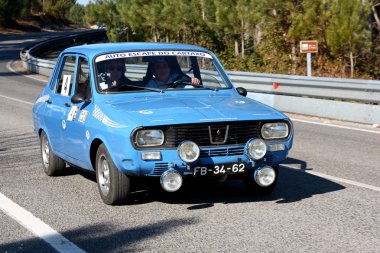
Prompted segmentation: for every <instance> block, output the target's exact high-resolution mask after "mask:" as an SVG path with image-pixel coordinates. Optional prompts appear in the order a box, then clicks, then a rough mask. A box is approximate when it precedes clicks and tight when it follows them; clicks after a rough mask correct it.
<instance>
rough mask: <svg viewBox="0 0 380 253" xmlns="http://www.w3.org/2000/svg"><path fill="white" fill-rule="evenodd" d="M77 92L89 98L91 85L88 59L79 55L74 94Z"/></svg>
mask: <svg viewBox="0 0 380 253" xmlns="http://www.w3.org/2000/svg"><path fill="white" fill-rule="evenodd" d="M78 93H81V94H82V95H84V97H85V99H87V98H91V85H90V73H89V67H88V60H87V59H86V58H84V57H79V59H78V68H77V78H76V85H75V94H78Z"/></svg>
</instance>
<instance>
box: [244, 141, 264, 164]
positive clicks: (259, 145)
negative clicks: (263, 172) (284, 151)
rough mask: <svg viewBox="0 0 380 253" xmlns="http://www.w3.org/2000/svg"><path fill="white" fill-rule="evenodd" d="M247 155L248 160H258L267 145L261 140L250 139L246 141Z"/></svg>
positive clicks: (262, 155)
mask: <svg viewBox="0 0 380 253" xmlns="http://www.w3.org/2000/svg"><path fill="white" fill-rule="evenodd" d="M247 146H248V155H249V157H250V158H252V159H255V160H259V159H261V158H263V157H264V156H265V154H266V152H267V145H266V144H265V141H263V140H262V139H252V140H249V141H248V145H247Z"/></svg>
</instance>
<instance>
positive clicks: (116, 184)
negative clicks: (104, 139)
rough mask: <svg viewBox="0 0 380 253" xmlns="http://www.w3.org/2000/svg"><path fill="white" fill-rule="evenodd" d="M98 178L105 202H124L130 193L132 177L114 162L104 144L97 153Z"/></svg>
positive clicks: (100, 191)
mask: <svg viewBox="0 0 380 253" xmlns="http://www.w3.org/2000/svg"><path fill="white" fill-rule="evenodd" d="M96 180H97V182H98V189H99V193H100V196H101V198H102V200H103V202H104V203H105V204H107V205H117V204H123V203H125V202H126V201H127V199H128V196H129V193H130V179H129V177H128V176H127V175H125V174H123V173H121V172H120V171H119V170H118V169H117V168H116V166H115V164H114V163H113V161H112V159H111V156H110V154H109V153H108V150H107V148H106V146H105V145H104V144H101V145H100V146H99V148H98V151H97V153H96Z"/></svg>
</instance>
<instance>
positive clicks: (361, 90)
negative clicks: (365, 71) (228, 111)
mask: <svg viewBox="0 0 380 253" xmlns="http://www.w3.org/2000/svg"><path fill="white" fill-rule="evenodd" d="M228 75H229V76H230V78H231V80H232V81H233V83H234V84H235V86H241V87H244V88H246V89H247V90H248V91H251V92H260V93H270V94H278V95H288V96H302V97H304V96H307V97H313V98H324V99H338V100H344V101H355V102H364V103H369V104H379V103H380V81H373V80H358V79H343V78H322V77H305V76H290V75H275V74H261V73H251V72H237V71H229V72H228Z"/></svg>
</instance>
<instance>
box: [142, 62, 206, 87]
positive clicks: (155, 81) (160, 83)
mask: <svg viewBox="0 0 380 253" xmlns="http://www.w3.org/2000/svg"><path fill="white" fill-rule="evenodd" d="M151 64H152V73H153V77H152V79H150V80H149V82H148V84H147V85H146V87H148V88H156V89H167V88H168V85H167V84H172V83H174V82H176V81H179V85H178V86H177V87H179V88H184V87H185V86H186V84H181V82H191V85H192V86H200V84H201V81H200V80H199V79H198V78H196V77H192V78H191V80H190V77H188V76H186V75H180V74H177V73H172V74H171V73H170V66H169V64H168V62H167V61H166V60H165V58H162V57H160V58H158V59H155V61H154V62H151Z"/></svg>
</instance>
